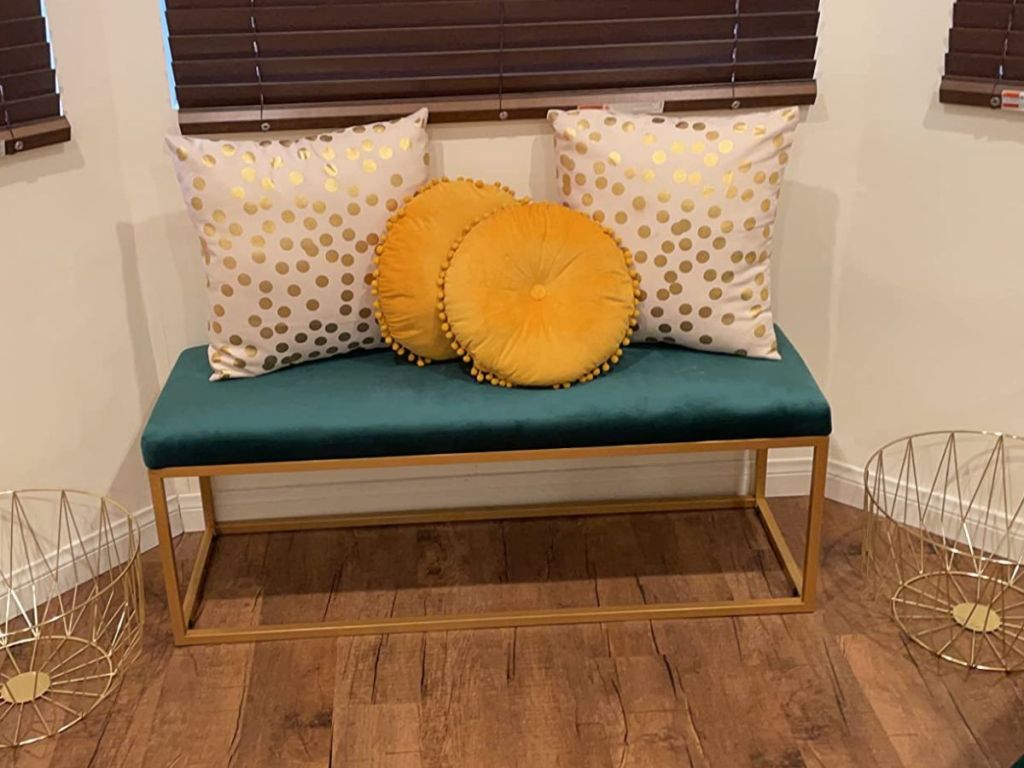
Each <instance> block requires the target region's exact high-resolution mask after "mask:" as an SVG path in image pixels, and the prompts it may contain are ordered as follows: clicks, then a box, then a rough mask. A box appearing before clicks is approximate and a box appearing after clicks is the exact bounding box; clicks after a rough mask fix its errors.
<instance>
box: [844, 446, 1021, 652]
mask: <svg viewBox="0 0 1024 768" xmlns="http://www.w3.org/2000/svg"><path fill="white" fill-rule="evenodd" d="M864 491H865V494H864V496H865V507H866V509H867V511H868V512H869V514H868V516H867V518H868V523H867V526H868V527H867V533H866V537H865V547H864V553H865V558H866V564H867V566H868V570H869V574H870V575H871V576H872V577H873V580H874V582H875V585H876V587H877V588H878V589H880V590H881V591H882V592H883V593H884V594H885V596H886V597H887V598H888V599H889V601H890V603H891V606H892V615H893V618H894V619H895V620H896V623H897V624H898V625H899V626H900V627H901V628H902V629H903V631H904V632H906V634H907V636H908V637H909V638H910V639H911V640H913V641H914V642H915V643H917V644H918V645H920V646H921V647H923V648H926V649H927V650H929V651H931V652H932V653H934V654H936V655H937V656H939V657H940V658H943V659H946V660H947V661H951V662H953V663H955V664H960V665H962V666H965V667H969V668H972V669H986V670H998V671H1004V672H1011V671H1016V670H1020V669H1024V577H1022V573H1021V566H1022V564H1024V517H1022V513H1021V510H1022V508H1024V439H1022V438H1019V437H1014V436H1012V435H1004V434H999V433H990V432H966V431H955V432H929V433H923V434H918V435H913V436H911V437H906V438H902V439H900V440H897V441H895V442H892V443H889V444H888V445H886V446H885V447H883V448H881V449H879V450H878V452H877V453H875V454H874V455H873V456H872V457H871V459H870V460H869V461H868V463H867V466H866V467H865V470H864Z"/></svg>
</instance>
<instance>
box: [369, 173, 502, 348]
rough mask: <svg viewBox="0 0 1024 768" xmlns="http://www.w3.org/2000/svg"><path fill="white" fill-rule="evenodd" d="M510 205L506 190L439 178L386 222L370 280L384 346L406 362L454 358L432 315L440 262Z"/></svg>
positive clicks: (494, 185) (442, 332) (463, 180)
mask: <svg viewBox="0 0 1024 768" xmlns="http://www.w3.org/2000/svg"><path fill="white" fill-rule="evenodd" d="M514 202H515V195H514V194H513V193H512V191H511V190H509V189H508V188H507V187H502V186H501V185H498V184H484V183H483V182H482V181H473V180H470V179H456V180H448V179H442V180H439V181H435V182H432V183H431V184H429V185H428V186H427V187H425V188H423V189H422V190H420V191H419V192H418V193H417V194H416V195H415V196H414V197H413V198H412V199H411V200H410V201H409V202H408V203H406V204H405V206H404V207H403V208H402V209H401V210H400V211H399V212H398V213H397V214H396V215H395V216H394V217H393V218H392V219H391V221H389V222H388V229H387V233H386V235H385V237H384V242H383V243H381V245H380V246H378V248H377V271H376V272H375V273H374V277H373V290H374V293H375V294H376V297H377V298H376V304H375V307H376V310H377V320H378V321H379V322H380V328H381V333H383V335H384V341H385V342H386V343H387V344H388V345H390V346H391V348H392V349H394V350H395V352H397V353H398V354H401V355H405V356H407V357H408V358H409V360H410V362H417V363H420V364H426V363H429V362H431V361H433V360H449V359H451V358H454V357H455V351H454V350H453V349H452V347H451V342H450V341H449V340H448V339H447V338H445V334H444V331H443V330H442V329H441V320H440V319H439V318H438V312H437V290H438V285H437V280H438V277H439V276H440V274H441V263H442V262H443V261H444V260H445V259H446V258H448V254H449V253H450V252H451V250H452V246H453V245H454V243H455V242H456V241H457V240H458V239H459V238H461V237H462V235H463V234H464V233H465V232H466V230H467V229H468V228H469V227H471V226H472V225H473V224H475V223H476V222H477V221H479V220H480V219H481V218H483V217H484V216H487V215H488V214H490V213H493V212H494V211H496V210H498V209H499V208H502V207H504V206H507V205H511V204H512V203H514Z"/></svg>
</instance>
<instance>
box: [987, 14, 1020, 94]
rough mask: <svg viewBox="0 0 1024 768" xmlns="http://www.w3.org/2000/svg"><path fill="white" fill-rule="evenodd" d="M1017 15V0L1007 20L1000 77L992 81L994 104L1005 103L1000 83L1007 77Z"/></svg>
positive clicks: (1000, 63)
mask: <svg viewBox="0 0 1024 768" xmlns="http://www.w3.org/2000/svg"><path fill="white" fill-rule="evenodd" d="M1016 15H1017V0H1013V2H1011V3H1010V18H1009V19H1008V20H1007V22H1006V39H1005V40H1004V41H1003V57H1002V59H1000V61H999V73H998V79H997V80H996V81H995V82H994V83H992V106H993V107H1001V106H1002V105H1003V94H1002V89H1001V88H1000V87H999V84H1000V83H1001V82H1002V81H1003V79H1004V78H1005V77H1006V59H1007V58H1008V57H1009V55H1010V37H1011V36H1012V35H1013V20H1014V18H1015V17H1016Z"/></svg>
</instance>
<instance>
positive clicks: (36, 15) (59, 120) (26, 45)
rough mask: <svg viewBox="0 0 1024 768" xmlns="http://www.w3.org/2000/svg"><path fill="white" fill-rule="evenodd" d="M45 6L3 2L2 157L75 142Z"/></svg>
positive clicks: (33, 0) (34, 1) (22, 0)
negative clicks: (62, 97) (54, 62)
mask: <svg viewBox="0 0 1024 768" xmlns="http://www.w3.org/2000/svg"><path fill="white" fill-rule="evenodd" d="M51 62H52V58H51V56H50V43H49V41H48V40H47V34H46V18H45V16H44V15H43V9H42V6H41V5H40V0H0V154H13V153H15V152H23V151H25V150H27V149H33V148H35V147H41V146H45V145H47V144H57V143H59V142H62V141H68V140H69V139H70V138H71V128H70V126H69V125H68V121H67V119H65V117H64V116H63V112H62V110H61V103H60V93H59V91H58V88H57V74H56V72H54V70H53V65H52V63H51Z"/></svg>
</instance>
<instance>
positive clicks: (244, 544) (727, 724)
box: [0, 500, 1024, 768]
mask: <svg viewBox="0 0 1024 768" xmlns="http://www.w3.org/2000/svg"><path fill="white" fill-rule="evenodd" d="M774 506H775V508H776V509H777V511H778V513H779V516H780V518H781V519H782V521H783V523H784V525H785V527H786V529H787V533H788V534H789V535H790V537H791V541H793V542H796V541H798V539H799V534H798V530H799V514H800V513H801V512H802V502H798V501H796V500H780V501H778V502H777V503H776V504H775V505H774ZM860 528H861V516H860V513H859V512H857V511H855V510H852V509H850V508H848V507H843V506H840V505H837V504H830V505H829V507H828V510H827V518H826V524H825V551H824V563H823V575H822V593H821V594H822V600H821V602H822V607H821V609H820V610H819V611H818V612H817V613H816V614H814V615H809V616H790V617H752V618H739V619H694V620H690V621H665V622H654V623H651V622H637V623H628V624H607V625H580V626H571V627H544V628H525V629H506V630H485V631H474V632H451V633H430V634H424V635H393V636H374V637H361V638H343V639H338V640H307V641H298V642H277V643H264V644H259V645H235V646H208V647H199V648H191V649H174V648H173V646H172V645H171V641H170V632H169V628H168V623H167V614H166V605H165V601H164V598H163V594H162V588H161V586H160V585H161V582H160V572H159V563H158V562H157V558H156V553H155V552H150V553H147V554H146V556H145V571H146V585H147V609H148V625H147V629H146V641H145V647H144V652H143V655H142V658H141V659H140V660H139V661H138V663H137V664H136V665H135V667H134V668H133V669H132V671H131V673H130V674H129V675H128V676H127V677H126V679H125V681H124V684H123V686H122V687H121V689H120V691H119V692H118V694H117V696H116V698H115V699H114V700H113V701H112V702H109V703H106V704H104V705H102V706H101V707H100V708H99V709H98V710H97V711H96V712H94V713H92V714H91V715H90V716H89V717H88V718H87V719H86V720H85V721H84V722H82V723H80V724H79V725H78V726H76V727H74V728H72V729H71V730H69V731H68V732H67V733H65V734H63V735H61V736H59V737H57V738H55V739H52V740H49V741H47V742H43V743H41V744H38V745H34V746H30V747H25V748H22V749H20V750H15V751H11V750H7V751H5V752H4V753H3V754H0V765H14V766H24V767H25V768H28V767H30V766H31V767H33V768H34V767H37V766H38V767H39V768H43V767H44V766H45V767H46V768H57V767H58V766H61V767H63V766H69V767H72V768H83V767H84V766H96V767H97V768H115V767H118V768H120V767H122V766H123V767H127V766H137V767H139V768H142V767H143V766H144V767H145V768H164V767H165V766H175V767H181V768H184V767H186V766H189V767H191V766H216V767H220V766H231V767H233V768H234V767H239V768H248V767H249V766H274V767H275V768H276V767H277V766H333V767H334V768H337V767H338V766H345V768H368V767H369V766H374V767H375V768H376V767H379V768H413V767H416V768H419V767H421V766H422V767H424V768H426V767H435V768H441V767H443V766H482V767H486V768H503V767H504V766H508V767H509V768H534V766H537V767H539V768H546V767H547V766H552V767H553V766H560V767H566V768H567V767H569V766H586V767H587V768H590V767H591V766H593V767H594V768H606V767H613V768H626V767H634V766H635V767H637V768H646V767H648V766H650V767H652V768H654V767H660V766H666V767H668V766H671V767H672V768H685V767H686V766H702V767H703V766H714V767H717V766H722V767H723V768H737V767H742V766H757V767H758V768H769V767H778V768H782V767H785V768H797V767H800V766H809V767H810V766H826V767H827V768H833V767H834V766H858V768H859V767H861V766H905V767H906V768H920V767H922V766H928V767H929V768H943V767H948V768H964V767H971V766H999V767H1000V768H1006V767H1007V766H1009V765H1010V764H1011V763H1012V762H1013V761H1014V760H1015V759H1016V758H1017V757H1019V756H1020V754H1021V753H1024V676H1021V675H1018V676H1006V675H1000V674H993V673H967V672H965V671H963V670H961V669H958V668H956V667H953V666H951V665H947V664H944V663H940V662H938V661H937V660H935V659H933V658H931V657H929V656H928V655H926V654H925V653H924V652H922V651H919V650H917V648H916V646H911V645H908V644H907V643H906V642H904V641H902V640H901V637H900V634H899V632H898V631H897V629H896V628H895V626H894V625H893V624H892V622H891V621H889V619H888V617H887V614H886V613H885V606H884V604H882V603H880V602H877V601H873V600H871V599H870V598H869V597H868V596H867V594H866V593H865V590H864V585H863V579H862V577H861V573H860V560H859V555H858V551H859V538H860ZM196 540H197V539H196V536H195V535H189V536H186V537H183V538H182V539H181V540H180V541H179V544H178V548H179V552H180V553H181V555H182V560H183V561H184V562H183V564H182V565H183V568H187V567H188V566H189V563H188V560H189V555H190V552H192V551H193V550H194V548H195V546H196ZM215 558H216V559H215V561H214V563H213V567H212V571H211V574H210V579H209V582H208V587H207V603H206V605H205V606H204V609H203V612H202V614H201V616H200V623H201V624H202V625H206V626H212V625H214V624H216V623H219V622H226V621H232V622H233V623H244V622H254V621H257V620H258V619H259V618H260V617H262V619H263V620H273V621H301V620H308V619H309V618H310V617H311V616H340V615H349V616H351V615H358V616H364V617H369V616H374V615H385V614H388V613H391V614H395V615H401V614H403V613H404V614H413V613H422V612H424V611H431V612H441V611H466V610H486V609H487V608H494V607H499V606H500V607H522V608H525V607H529V606H531V605H533V606H537V605H541V604H546V605H550V604H557V605H579V604H583V605H589V604H595V603H596V602H598V601H600V602H601V603H614V602H633V601H635V602H639V601H644V600H646V601H652V602H653V601H658V600H679V599H688V598H695V597H701V598H711V597H720V598H728V597H730V596H736V595H759V594H777V593H778V592H779V591H780V590H782V589H784V588H785V582H784V580H783V578H782V574H781V571H779V569H778V568H777V566H776V565H775V561H774V558H773V556H772V553H771V551H770V549H769V545H768V543H767V540H766V539H765V538H764V536H763V534H762V533H761V532H760V528H759V526H757V524H756V522H754V521H753V519H752V518H751V517H750V516H749V515H748V514H746V513H740V512H715V513H683V514H680V515H675V516H669V515H661V514H652V515H632V516H620V517H615V518H591V519H578V518H577V519H561V520H535V521H515V522H506V523H494V522H487V523H466V524H458V525H442V526H424V527H406V528H389V529H368V530H360V531H329V532H316V533H303V534H275V535H271V536H237V537H225V538H223V539H221V540H219V542H218V546H217V550H216V554H215Z"/></svg>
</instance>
